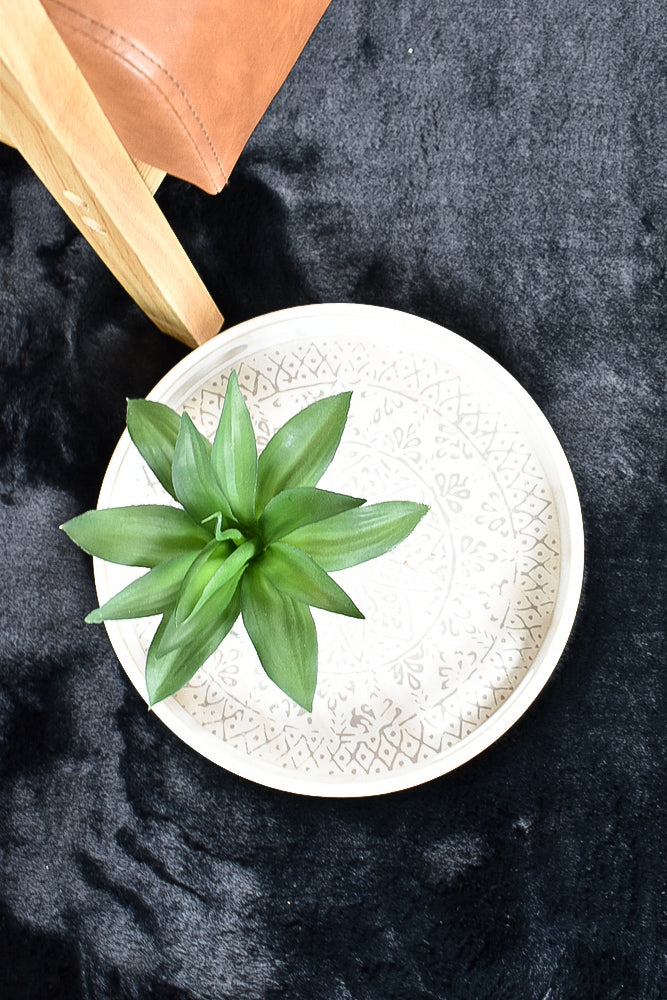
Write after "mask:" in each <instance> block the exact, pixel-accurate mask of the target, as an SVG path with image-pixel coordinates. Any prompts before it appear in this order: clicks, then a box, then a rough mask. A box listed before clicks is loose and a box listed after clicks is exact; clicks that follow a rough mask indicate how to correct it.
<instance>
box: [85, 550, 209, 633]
mask: <svg viewBox="0 0 667 1000" xmlns="http://www.w3.org/2000/svg"><path fill="white" fill-rule="evenodd" d="M196 558H197V553H196V552H188V553H187V554H186V555H183V556H176V557H175V558H174V559H168V560H167V562H164V563H160V565H159V566H155V568H154V569H149V571H148V572H147V573H144V575H143V576H140V577H139V579H138V580H134V581H133V582H132V583H130V584H129V585H128V586H127V587H124V588H123V590H121V591H120V592H119V593H118V594H116V595H115V596H114V597H112V598H111V599H110V600H108V601H107V602H106V604H103V605H102V607H101V608H95V610H94V611H91V612H90V614H89V615H88V616H87V617H86V621H87V622H88V623H89V624H99V622H106V621H111V620H117V619H119V618H147V617H148V616H149V615H159V614H162V613H163V612H164V611H166V610H167V609H168V608H169V609H170V608H173V606H174V604H175V602H176V598H177V597H178V593H179V591H180V589H181V586H182V585H183V577H184V576H185V575H186V573H187V572H188V570H189V568H190V566H191V565H192V563H193V562H194V561H195V560H196Z"/></svg>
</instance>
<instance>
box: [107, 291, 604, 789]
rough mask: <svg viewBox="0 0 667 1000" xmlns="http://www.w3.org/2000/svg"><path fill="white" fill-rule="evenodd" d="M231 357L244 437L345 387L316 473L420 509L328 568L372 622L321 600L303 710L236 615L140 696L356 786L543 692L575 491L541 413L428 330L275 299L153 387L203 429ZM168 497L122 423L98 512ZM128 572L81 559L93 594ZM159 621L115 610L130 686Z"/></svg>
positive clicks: (445, 757) (329, 783)
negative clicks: (173, 691)
mask: <svg viewBox="0 0 667 1000" xmlns="http://www.w3.org/2000/svg"><path fill="white" fill-rule="evenodd" d="M232 369H236V370H237V372H238V375H239V384H240V386H241V389H242V391H243V393H244V396H245V398H246V401H247V403H248V406H249V409H250V413H251V415H252V419H253V423H254V426H255V430H256V434H257V440H258V446H259V447H260V448H261V447H263V446H264V444H265V443H266V441H267V440H268V438H269V437H270V436H271V434H273V433H274V431H275V430H277V428H278V427H280V426H281V425H282V424H283V423H284V422H285V421H286V420H287V419H288V418H289V417H290V416H292V415H293V414H294V413H296V412H297V410H300V409H302V408H303V407H304V406H305V405H307V404H308V403H311V402H313V401H314V400H315V399H318V398H320V397H322V396H328V395H331V394H333V393H336V392H340V391H343V390H346V389H351V390H352V391H353V395H352V404H351V407H350V416H349V418H348V423H347V427H346V430H345V433H344V435H343V440H342V443H341V446H340V449H339V451H338V453H337V455H336V457H335V459H334V462H333V464H332V465H331V467H330V469H329V470H328V471H327V473H326V475H325V477H324V478H323V480H322V481H321V484H320V485H322V486H323V487H328V488H329V489H334V490H337V491H339V492H343V493H348V494H352V495H355V496H363V497H366V498H367V500H368V501H369V502H371V503H376V502H379V501H381V500H389V499H405V500H415V501H420V502H425V503H427V504H430V507H431V509H430V511H429V513H428V515H427V516H426V517H425V518H424V520H423V521H422V522H421V523H420V524H419V526H418V527H417V529H416V530H415V532H414V533H413V534H412V535H411V536H410V537H409V538H408V539H407V540H406V541H404V542H403V543H402V544H401V545H400V546H399V547H398V548H397V549H395V550H394V551H393V552H391V553H388V554H387V555H385V556H382V557H381V558H379V559H376V560H374V561H372V562H370V563H367V564H365V565H362V566H358V567H354V568H352V569H349V570H345V571H344V572H341V573H338V574H335V576H336V577H337V578H338V579H339V581H340V582H341V584H342V585H343V586H344V587H345V589H346V590H347V591H348V592H349V594H350V595H351V597H352V598H353V600H354V601H355V602H356V603H357V605H358V606H359V607H360V608H361V610H362V611H363V612H364V613H365V615H366V620H365V621H355V620H351V619H347V618H341V617H339V616H336V615H331V614H328V613H327V612H324V611H322V612H318V611H317V610H316V611H315V617H316V622H317V630H318V638H319V649H320V657H319V679H318V687H317V693H316V695H315V703H314V707H313V712H312V715H311V714H308V713H307V712H305V711H303V710H302V709H300V708H298V707H297V706H296V705H294V704H293V703H292V702H291V701H290V700H289V699H288V698H286V697H285V696H283V695H282V693H281V692H280V691H279V690H278V689H277V688H276V687H275V686H274V685H273V684H272V683H271V681H269V680H268V679H267V678H266V676H265V675H264V673H263V671H262V669H261V667H260V665H259V661H258V660H257V657H256V654H255V652H254V649H253V648H252V646H251V644H250V641H249V639H248V637H247V635H246V634H245V632H244V630H243V626H242V624H241V623H240V621H239V624H238V626H237V627H236V628H235V629H234V631H233V632H232V633H231V634H230V635H229V636H228V637H227V638H226V639H225V641H224V642H223V644H222V646H221V647H220V648H219V650H218V651H217V652H216V653H215V654H214V655H213V656H212V657H211V658H210V660H208V661H207V663H206V664H205V665H204V667H203V668H202V669H201V670H200V671H199V672H198V673H197V674H196V676H195V677H194V679H193V680H192V682H191V683H190V684H189V685H188V687H187V688H185V689H184V690H183V691H181V692H180V693H179V694H178V695H176V696H174V697H172V698H169V699H167V700H166V701H165V702H163V703H161V704H160V705H158V706H157V707H156V709H155V713H156V715H158V716H159V717H160V718H161V719H162V721H163V722H164V723H165V724H166V725H167V726H168V727H169V728H170V729H171V730H172V731H173V732H174V733H175V734H176V735H177V736H179V737H180V738H181V739H182V740H184V741H185V742H186V743H187V744H189V745H190V746H191V747H193V748H194V749H195V750H197V751H199V752H200V753H202V754H204V755H205V756H206V757H208V758H210V759H211V760H212V761H215V762H216V763H217V764H220V765H221V766H223V767H225V768H227V769H229V770H230V771H234V772H236V773H237V774H240V775H243V776H245V777H246V778H250V779H252V780H254V781H258V782H261V783H263V784H265V785H269V786H272V787H274V788H280V789H284V790H287V791H290V792H299V793H303V794H309V795H324V796H361V795H374V794H378V793H383V792H390V791H396V790H398V789H403V788H407V787H410V786H412V785H416V784H419V783H420V782H423V781H427V780H429V779H431V778H434V777H436V776H439V775H442V774H444V773H445V772H447V771H449V770H451V769H452V768H454V767H458V766H459V765H460V764H462V763H464V762H465V761H467V760H469V759H470V758H471V757H473V756H474V755H475V754H478V753H479V752H480V751H481V750H484V749H485V748H486V747H488V746H489V744H490V743H492V742H493V741H494V740H496V739H497V738H498V737H499V736H501V735H502V734H503V733H504V732H506V730H507V729H508V728H509V727H510V726H511V725H512V723H514V722H515V721H516V720H517V719H518V718H519V717H520V716H521V714H522V713H523V712H524V711H525V710H526V708H527V707H528V706H529V705H530V704H531V702H532V701H533V700H534V698H535V697H536V695H537V694H538V693H539V691H540V690H541V688H542V687H543V685H544V684H545V682H546V681H547V679H548V677H549V675H550V674H551V672H552V671H553V669H554V667H555V665H556V663H557V661H558V658H559V657H560V655H561V652H562V650H563V647H564V645H565V642H566V640H567V637H568V634H569V632H570V629H571V627H572V622H573V620H574V616H575V612H576V608H577V604H578V601H579V594H580V589H581V581H582V573H583V548H584V546H583V530H582V521H581V511H580V507H579V502H578V498H577V493H576V488H575V485H574V481H573V478H572V474H571V472H570V469H569V466H568V464H567V460H566V458H565V456H564V454H563V451H562V449H561V447H560V445H559V443H558V441H557V439H556V437H555V435H554V433H553V431H552V430H551V428H550V426H549V424H548V423H547V421H546V419H545V418H544V416H543V415H542V413H541V412H540V410H539V409H538V407H537V406H536V405H535V403H534V402H533V401H532V400H531V399H530V397H529V396H528V395H527V394H526V393H525V392H524V390H523V389H522V388H521V387H520V386H519V385H518V383H517V382H516V381H515V380H514V379H513V378H512V377H511V376H510V375H509V374H508V373H507V372H505V371H504V370H503V369H502V368H501V367H500V366H499V365H498V364H496V363H495V362H494V361H492V360H491V359H490V358H489V357H488V356H487V355H485V354H484V353H483V352H482V351H480V350H479V349H477V348H475V347H473V346H472V345H471V344H469V343H467V342H466V341H465V340H463V339H462V338H460V337H458V336H457V335H455V334H453V333H451V332H450V331H448V330H445V329H443V328H442V327H439V326H436V325H434V324H432V323H429V322H426V321H425V320H422V319H418V318H416V317H414V316H411V315H408V314H405V313H400V312H395V311H393V310H388V309H380V308H376V307H370V306H357V305H319V306H306V307H302V308H297V309H288V310H285V311H282V312H278V313H273V314H271V315H268V316H262V317H259V318H257V319H254V320H251V321H249V322H247V323H243V324H241V325H240V326H238V327H236V328H234V329H232V330H229V331H227V332H225V333H223V334H221V335H220V336H219V337H217V338H215V339H214V340H213V341H210V342H209V343H208V344H206V345H204V346H203V347H200V348H198V349H197V350H196V351H194V352H193V353H192V354H190V355H188V357H186V358H185V359H184V360H183V361H181V362H180V364H178V365H177V366H176V367H175V368H174V369H173V370H172V371H171V372H170V373H169V374H168V375H166V376H165V378H163V379H162V381H161V382H160V383H159V384H158V385H157V386H156V388H155V389H154V390H153V392H152V393H151V394H150V396H149V398H150V399H155V400H160V401H161V402H163V403H167V404H168V405H169V406H172V407H174V408H175V409H177V410H182V409H185V410H187V411H188V413H189V414H190V416H191V417H192V419H193V420H194V422H195V424H197V425H198V426H199V428H200V429H201V430H202V431H204V432H205V433H206V434H208V435H209V436H211V437H212V435H213V432H214V430H215V426H216V424H217V419H218V417H219V414H220V410H221V406H222V401H223V396H224V391H225V386H226V383H227V378H228V376H229V374H230V372H231V370H232ZM156 502H158V503H167V502H170V498H169V497H168V496H167V494H166V493H165V492H164V491H163V490H162V487H161V486H160V485H159V484H158V483H157V482H156V481H155V479H154V477H153V475H152V473H151V472H150V470H148V468H147V467H146V465H145V464H144V462H143V460H142V459H141V458H140V456H139V455H138V453H137V452H136V449H135V448H134V447H133V445H132V444H131V442H130V440H129V437H128V435H127V432H126V433H125V434H123V436H122V438H121V440H120V442H119V444H118V447H117V448H116V451H115V452H114V455H113V457H112V459H111V463H110V465H109V468H108V471H107V474H106V477H105V479H104V483H103V486H102V491H101V494H100V501H99V506H100V507H112V506H124V505H126V504H136V503H156ZM136 575H137V571H136V570H130V569H127V568H126V567H120V566H114V565H111V564H109V563H103V562H101V561H99V560H96V561H95V577H96V584H97V590H98V596H99V599H100V602H101V603H102V602H104V601H106V600H107V599H108V598H109V597H110V596H112V595H113V594H114V593H116V592H117V591H118V590H119V589H120V588H121V587H122V586H124V585H125V584H126V583H127V582H129V581H130V580H131V579H132V578H133V576H136ZM156 624H157V619H140V620H136V621H129V622H109V623H108V625H107V628H108V632H109V637H110V639H111V642H112V644H113V647H114V649H115V651H116V654H117V655H118V658H119V660H120V662H121V663H122V665H123V667H124V668H125V670H126V672H127V674H128V676H129V678H130V680H131V681H132V683H133V684H134V685H135V687H136V688H137V690H138V691H139V692H140V693H141V694H142V695H143V696H144V697H145V696H146V693H145V684H144V663H145V654H146V650H147V648H148V645H149V642H150V639H151V636H152V634H153V632H154V630H155V627H156Z"/></svg>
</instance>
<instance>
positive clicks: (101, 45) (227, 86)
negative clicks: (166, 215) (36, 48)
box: [43, 0, 330, 193]
mask: <svg viewBox="0 0 667 1000" xmlns="http://www.w3.org/2000/svg"><path fill="white" fill-rule="evenodd" d="M329 2H330V0H290V2H285V0H243V2H238V0H190V2H183V0H67V2H64V0H43V3H44V6H45V7H46V10H47V12H48V14H49V16H50V17H51V20H52V21H53V23H54V24H55V25H56V27H57V29H58V31H59V32H60V34H61V36H62V37H63V39H64V40H65V42H66V44H67V46H68V48H69V50H70V52H71V53H72V55H73V56H74V58H75V60H76V62H77V65H78V66H79V69H80V70H81V72H82V73H83V75H84V76H85V77H86V79H87V81H88V83H89V84H90V86H91V88H92V90H93V92H94V93H95V95H96V97H97V99H98V101H99V102H100V104H101V106H102V108H103V110H104V111H105V113H106V115H107V117H108V118H109V120H110V122H111V124H112V125H113V126H114V129H115V130H116V132H117V134H118V136H119V137H120V139H121V141H122V142H123V144H124V146H125V148H126V149H127V150H128V151H129V152H130V154H131V155H132V156H133V157H136V158H138V159H140V160H143V161H145V162H146V163H150V164H152V165H153V166H155V167H160V168H161V169H162V170H165V171H166V172H167V173H169V174H172V175H174V176H176V177H181V178H183V179H185V180H188V181H191V182H192V183H193V184H197V185H198V186H199V187H201V188H203V189H204V190H205V191H209V192H211V193H215V192H216V191H219V190H220V189H221V188H222V187H224V185H225V184H226V182H227V179H228V177H229V174H230V172H231V170H232V167H233V166H234V164H235V163H236V160H237V159H238V157H239V155H240V153H241V151H242V149H243V147H244V146H245V144H246V142H247V141H248V138H249V136H250V134H251V133H252V131H253V129H254V128H255V126H256V125H257V123H258V122H259V120H260V118H261V117H262V115H263V114H264V112H265V110H266V108H267V107H268V105H269V103H270V102H271V100H272V99H273V97H274V96H275V94H276V92H277V91H278V89H279V88H280V86H281V84H282V83H283V81H284V79H285V77H286V76H287V74H288V73H289V71H290V69H291V68H292V66H293V65H294V63H295V61H296V59H297V58H298V56H299V54H300V52H301V50H302V49H303V46H304V45H305V44H306V41H307V40H308V38H309V36H310V34H311V33H312V31H313V29H314V28H315V26H316V24H317V22H318V21H319V19H320V17H321V16H322V14H323V12H324V10H325V9H326V7H327V6H328V4H329Z"/></svg>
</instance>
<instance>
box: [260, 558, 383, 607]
mask: <svg viewBox="0 0 667 1000" xmlns="http://www.w3.org/2000/svg"><path fill="white" fill-rule="evenodd" d="M257 565H258V567H259V569H261V571H262V573H263V574H264V576H265V577H266V578H267V579H268V580H270V581H271V583H272V584H273V586H274V587H276V588H277V589H278V590H280V591H281V592H282V593H283V594H287V595H288V596H289V597H293V598H294V599H295V600H297V601H302V602H303V603H304V604H310V605H311V606H312V607H314V608H324V610H325V611H333V612H334V614H337V615H348V616H349V617H350V618H363V617H364V616H363V614H362V613H361V611H360V610H359V608H358V607H357V606H356V604H355V603H354V601H352V599H351V598H350V597H348V595H347V594H346V593H345V591H344V590H343V588H342V587H340V586H339V585H338V584H337V583H336V582H335V580H332V579H331V577H330V576H329V574H328V573H325V571H324V570H323V569H322V567H321V566H319V565H318V564H317V563H316V562H315V560H314V559H312V558H311V557H310V556H309V555H308V554H307V553H306V552H303V551H302V550H301V549H296V548H294V547H293V546H291V545H285V544H284V543H283V542H274V543H273V544H272V545H269V547H268V548H267V549H266V551H265V552H264V553H263V554H262V556H261V557H260V559H258V561H257Z"/></svg>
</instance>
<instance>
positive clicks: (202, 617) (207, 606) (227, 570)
mask: <svg viewBox="0 0 667 1000" xmlns="http://www.w3.org/2000/svg"><path fill="white" fill-rule="evenodd" d="M240 551H241V550H240V549H237V550H236V552H240ZM232 560H234V553H233V554H232V555H231V556H230V557H229V559H228V560H227V561H226V562H225V563H224V564H223V565H222V566H221V567H220V569H219V570H218V571H217V573H216V574H215V576H214V577H212V579H211V580H210V582H209V584H208V585H207V586H206V587H205V588H204V592H203V594H202V596H201V597H200V598H199V600H198V602H197V604H196V605H195V607H194V608H193V610H192V611H191V613H190V614H189V615H188V617H187V618H182V617H181V615H182V612H180V611H179V608H178V605H177V606H176V609H175V611H174V614H173V615H172V616H171V618H170V620H169V625H168V627H167V629H166V630H165V633H164V635H163V637H162V640H161V643H160V649H159V652H160V653H161V654H162V653H170V652H172V651H173V650H175V649H179V648H180V649H183V648H185V647H186V646H189V645H191V644H192V643H193V642H196V640H197V636H198V635H199V633H200V632H201V633H202V634H203V633H205V632H206V630H207V629H208V628H209V627H210V626H211V624H212V623H214V622H215V621H217V619H218V618H219V617H220V615H221V614H222V613H223V612H224V611H225V608H226V607H227V605H228V604H229V602H230V600H231V599H232V597H233V596H234V594H235V592H236V589H237V587H238V585H239V581H240V579H241V576H242V575H243V571H244V570H245V563H242V564H241V565H239V560H238V559H236V560H234V561H235V565H234V566H228V565H227V563H229V562H230V561H232ZM209 588H210V590H209Z"/></svg>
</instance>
